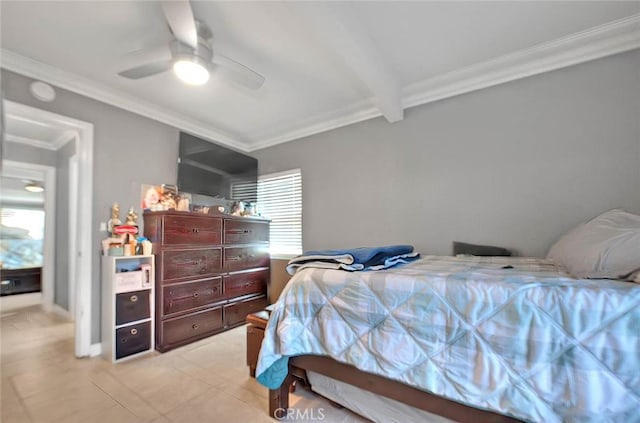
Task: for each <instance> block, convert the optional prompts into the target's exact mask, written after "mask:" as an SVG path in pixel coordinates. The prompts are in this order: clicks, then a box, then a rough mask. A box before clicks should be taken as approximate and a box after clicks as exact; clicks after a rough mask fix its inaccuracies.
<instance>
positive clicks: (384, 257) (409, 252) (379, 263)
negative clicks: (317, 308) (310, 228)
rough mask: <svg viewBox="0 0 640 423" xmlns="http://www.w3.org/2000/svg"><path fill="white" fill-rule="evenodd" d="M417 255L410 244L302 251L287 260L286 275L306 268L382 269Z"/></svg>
mask: <svg viewBox="0 0 640 423" xmlns="http://www.w3.org/2000/svg"><path fill="white" fill-rule="evenodd" d="M419 257H420V253H418V252H416V251H413V245H387V246H383V247H358V248H347V249H341V250H318V251H305V252H304V253H302V255H299V256H298V257H294V258H292V259H291V260H289V263H288V264H287V273H289V274H290V275H293V274H295V273H296V272H297V271H298V270H301V269H305V268H308V267H314V268H318V269H341V270H349V271H352V272H353V271H360V270H365V271H366V270H382V269H387V268H389V267H393V266H396V265H398V264H404V263H409V262H410V261H413V260H417V259H418V258H419Z"/></svg>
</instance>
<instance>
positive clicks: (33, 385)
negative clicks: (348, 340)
mask: <svg viewBox="0 0 640 423" xmlns="http://www.w3.org/2000/svg"><path fill="white" fill-rule="evenodd" d="M20 297H22V296H13V300H11V299H10V298H11V297H3V298H2V303H1V304H0V307H1V310H0V312H1V319H0V320H1V334H0V342H1V345H0V350H1V357H0V363H1V366H2V367H1V373H0V379H1V381H2V385H1V387H0V389H1V390H0V396H1V399H2V402H1V407H0V408H1V409H2V416H1V419H0V421H2V422H4V423H13V422H16V423H23V422H56V423H62V422H69V423H71V422H92V423H100V422H105V423H107V422H108V423H130V422H131V423H133V422H149V423H160V422H180V423H191V422H207V423H208V422H243V423H244V422H247V423H249V422H271V423H273V422H275V421H276V420H274V419H271V418H269V417H268V412H267V410H268V406H267V390H266V388H264V387H263V386H262V385H260V384H259V383H257V382H256V381H255V380H254V379H252V378H250V377H249V370H248V368H247V367H246V364H245V330H246V329H245V327H239V328H236V329H233V330H231V331H228V332H224V333H222V334H219V335H216V336H213V337H210V338H208V339H205V340H202V341H199V342H196V343H193V344H190V345H187V346H185V347H182V348H178V349H175V350H173V351H170V352H168V353H165V354H160V353H158V352H154V353H152V354H149V355H146V356H144V357H140V358H136V359H133V360H131V361H128V362H124V363H119V364H111V363H109V362H107V361H106V360H104V359H102V358H100V357H95V358H83V359H76V358H75V357H74V355H73V348H74V340H73V323H71V322H69V321H67V320H65V319H63V318H61V317H59V316H57V315H55V314H52V313H46V312H44V311H43V310H42V307H41V306H39V305H37V302H38V297H37V296H35V297H34V296H32V298H31V300H28V299H27V300H26V301H25V299H24V298H20ZM8 298H9V300H7V299H8ZM34 298H35V300H34ZM30 304H32V305H30ZM33 304H35V305H33ZM291 406H292V407H294V408H298V409H300V410H304V409H312V408H315V409H316V410H317V409H318V408H322V409H323V414H324V415H325V416H326V417H325V419H324V421H325V422H344V423H347V422H354V423H355V422H362V421H364V420H363V419H361V418H360V417H358V416H356V415H355V414H352V413H350V412H349V411H347V410H345V409H338V408H335V407H333V406H332V405H330V404H329V402H327V401H326V400H325V399H323V398H321V397H318V396H316V395H314V394H313V393H310V392H308V391H305V390H304V389H298V390H297V391H296V394H294V395H293V396H292V398H291Z"/></svg>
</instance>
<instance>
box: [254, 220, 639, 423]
mask: <svg viewBox="0 0 640 423" xmlns="http://www.w3.org/2000/svg"><path fill="white" fill-rule="evenodd" d="M632 216H635V215H632ZM608 217H610V216H608ZM636 217H637V216H636ZM638 219H639V220H638V222H637V223H640V218H638ZM594 220H596V219H594ZM605 220H606V219H605ZM596 223H602V222H601V221H600V222H596ZM633 224H636V222H635V221H633ZM632 226H633V225H632ZM636 227H637V228H640V225H637V226H636ZM581 230H582V231H584V228H583V229H581ZM574 232H575V230H574ZM621 233H623V236H622V237H621V236H616V237H614V238H615V239H616V241H615V242H616V243H618V244H620V240H621V239H622V240H623V241H624V242H623V247H624V248H625V249H626V248H628V247H629V246H631V243H630V242H629V239H628V237H627V238H625V236H624V234H627V233H628V231H626V229H624V230H622V232H621ZM638 233H639V234H640V232H638ZM569 235H571V233H570V234H569ZM583 235H584V234H583ZM590 235H592V234H590ZM572 236H573V237H574V238H575V233H574V234H573V235H572ZM565 238H566V237H565ZM569 238H570V239H568V240H567V239H564V241H563V242H564V243H565V244H566V245H571V242H570V241H572V239H571V237H569ZM590 238H591V239H592V240H593V236H591V237H590ZM634 239H635V241H633V239H632V240H631V241H633V242H637V240H638V239H640V237H636V238H634ZM574 240H575V239H574ZM561 241H562V240H561ZM559 242H560V241H559ZM566 245H565V246H566ZM560 247H562V248H564V247H563V245H560ZM560 247H558V248H556V251H555V253H554V254H552V256H554V258H555V262H554V261H551V260H547V259H538V258H518V257H472V256H467V257H442V256H425V257H422V258H420V259H419V260H417V261H414V262H411V263H407V264H402V265H400V266H397V267H391V268H388V269H383V270H379V271H368V272H347V271H344V270H336V269H322V268H313V267H309V268H305V269H302V270H300V271H298V272H297V273H296V274H295V276H294V277H293V278H292V280H291V281H290V282H289V284H288V285H287V286H286V287H285V290H284V291H283V293H282V294H281V296H280V299H279V300H278V302H277V303H276V304H275V307H274V310H273V312H272V314H271V318H270V320H269V323H268V325H267V328H266V330H265V338H264V341H263V344H262V349H261V353H260V359H259V362H258V368H257V372H256V373H257V375H258V380H259V381H260V382H262V383H263V384H265V385H266V386H268V387H269V388H270V389H271V394H270V395H271V402H272V404H271V412H273V411H274V410H275V409H277V408H278V407H280V408H282V407H285V408H286V406H287V402H286V398H284V397H285V396H286V389H285V388H286V386H287V384H289V383H290V381H291V380H292V379H291V378H292V375H302V373H301V372H300V370H307V371H308V373H309V374H310V375H311V377H310V379H311V382H312V383H311V384H312V388H313V385H314V384H315V385H317V386H319V387H320V389H319V391H320V393H321V394H322V395H324V396H327V397H329V398H331V399H334V400H336V399H337V400H341V399H343V398H346V397H354V398H356V399H357V397H358V396H361V394H363V393H364V391H362V392H360V391H357V392H356V393H355V394H354V393H351V394H348V393H347V391H348V390H349V389H350V387H349V386H348V385H347V386H345V385H340V383H341V382H340V381H342V382H347V383H348V384H350V385H355V386H356V387H359V388H364V389H365V390H367V391H372V392H374V393H376V394H381V395H384V396H386V397H390V398H392V399H394V400H398V401H399V402H403V403H407V404H410V405H412V406H413V407H417V408H421V409H424V410H427V411H429V412H431V413H435V414H437V415H440V416H444V417H446V418H449V419H453V420H459V421H464V420H467V421H500V419H502V418H504V420H509V419H511V418H513V419H518V420H523V421H535V422H556V421H557V422H560V421H585V422H587V421H592V422H595V421H620V422H634V421H640V284H637V283H633V282H630V281H627V280H617V279H612V278H610V275H607V274H606V270H608V267H607V266H609V264H611V263H613V262H615V261H616V260H618V259H619V258H620V255H619V254H618V252H617V251H615V250H612V249H611V248H609V249H605V250H603V251H604V252H606V256H607V257H603V256H602V255H601V256H600V259H599V261H598V263H595V264H594V266H595V267H597V269H595V270H597V271H598V272H600V273H597V272H596V273H597V274H598V275H600V276H598V277H599V278H592V279H580V278H575V277H574V276H572V274H569V273H568V272H567V268H572V266H564V265H563V266H559V265H557V264H554V263H559V262H560V261H562V260H561V259H562V257H561V256H562V254H563V252H562V251H559V250H562V248H560ZM600 247H602V246H600ZM625 251H626V250H625ZM552 252H553V251H552ZM637 253H638V252H637V251H632V252H631V253H624V254H626V255H625V257H624V259H622V260H618V262H622V264H623V265H624V266H627V267H628V266H631V268H632V269H636V270H638V269H640V263H638V262H637V261H635V262H634V260H636V259H637V257H636V258H632V259H630V260H629V257H628V256H629V255H630V254H631V255H633V254H637ZM585 255H587V256H588V255H589V252H588V251H585V252H584V253H583V254H578V257H584V256H585ZM618 262H616V263H614V264H615V265H618V264H620V263H618ZM634 265H635V266H636V267H635V268H633V266H634ZM609 267H611V266H609ZM603 269H604V270H603ZM572 270H573V271H576V269H575V268H572ZM615 272H617V273H616V274H618V273H619V272H621V270H620V269H617V270H615ZM592 273H593V272H592ZM587 276H588V275H587ZM608 276H609V277H608ZM620 276H622V275H620ZM625 276H626V277H627V279H630V278H634V277H635V276H634V272H629V273H628V275H625ZM303 376H305V377H307V378H309V375H308V374H307V375H303ZM326 376H329V377H330V379H329V380H326ZM314 379H315V381H314ZM283 382H284V383H283ZM364 401H365V404H364V405H362V398H361V401H360V405H358V404H354V403H351V402H349V401H348V400H347V402H348V404H346V405H347V406H349V407H350V408H351V409H354V411H356V412H358V413H359V414H362V415H364V416H365V417H368V418H371V419H374V420H377V421H388V420H389V419H388V417H381V416H383V415H384V414H381V413H382V411H374V412H373V416H371V415H367V409H372V410H373V407H371V406H372V405H373V404H374V403H375V404H376V405H380V401H378V400H372V399H370V398H369V399H364ZM338 402H340V401H338ZM389 407H390V406H389ZM389 407H387V406H386V405H384V404H383V406H382V408H389ZM407 412H408V413H413V412H414V411H412V410H409V411H407ZM416 412H417V411H416ZM392 413H395V411H393V412H392ZM398 413H400V411H398ZM394 415H396V416H400V415H405V414H394ZM406 415H409V416H410V415H411V414H406ZM423 417H424V416H423ZM380 419H382V420H380ZM404 419H405V420H406V419H411V417H404ZM401 420H403V418H400V419H399V420H398V421H401ZM419 420H422V417H421V418H420V419H418V418H416V420H415V421H419Z"/></svg>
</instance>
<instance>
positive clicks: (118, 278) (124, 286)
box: [115, 270, 149, 294]
mask: <svg viewBox="0 0 640 423" xmlns="http://www.w3.org/2000/svg"><path fill="white" fill-rule="evenodd" d="M143 273H144V272H143V271H142V270H137V271H134V272H118V273H116V274H115V292H116V293H118V294H119V293H121V292H129V291H137V290H140V289H144V288H146V287H148V286H149V285H146V286H145V285H143V283H142V282H143V277H144V275H143ZM147 278H148V276H147Z"/></svg>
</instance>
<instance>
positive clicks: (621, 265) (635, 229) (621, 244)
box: [547, 210, 640, 280]
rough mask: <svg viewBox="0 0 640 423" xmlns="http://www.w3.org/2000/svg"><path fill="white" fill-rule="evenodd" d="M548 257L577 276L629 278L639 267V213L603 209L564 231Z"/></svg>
mask: <svg viewBox="0 0 640 423" xmlns="http://www.w3.org/2000/svg"><path fill="white" fill-rule="evenodd" d="M547 258H549V259H552V260H553V261H554V262H555V263H556V264H559V265H561V266H563V267H564V268H566V269H567V271H568V272H569V273H570V274H571V275H572V276H574V277H576V278H608V279H629V280H632V279H633V278H635V277H636V275H633V274H634V273H636V272H638V271H640V216H638V215H635V214H631V213H627V212H625V211H623V210H610V211H608V212H605V213H603V214H601V215H600V216H598V217H596V218H594V219H592V220H590V221H589V222H587V223H583V224H581V225H578V226H577V227H575V228H573V229H572V230H570V231H569V232H567V233H566V234H565V235H563V236H562V237H561V238H560V239H559V240H558V241H557V242H556V243H555V244H554V245H553V246H552V247H551V249H550V250H549V254H547Z"/></svg>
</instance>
